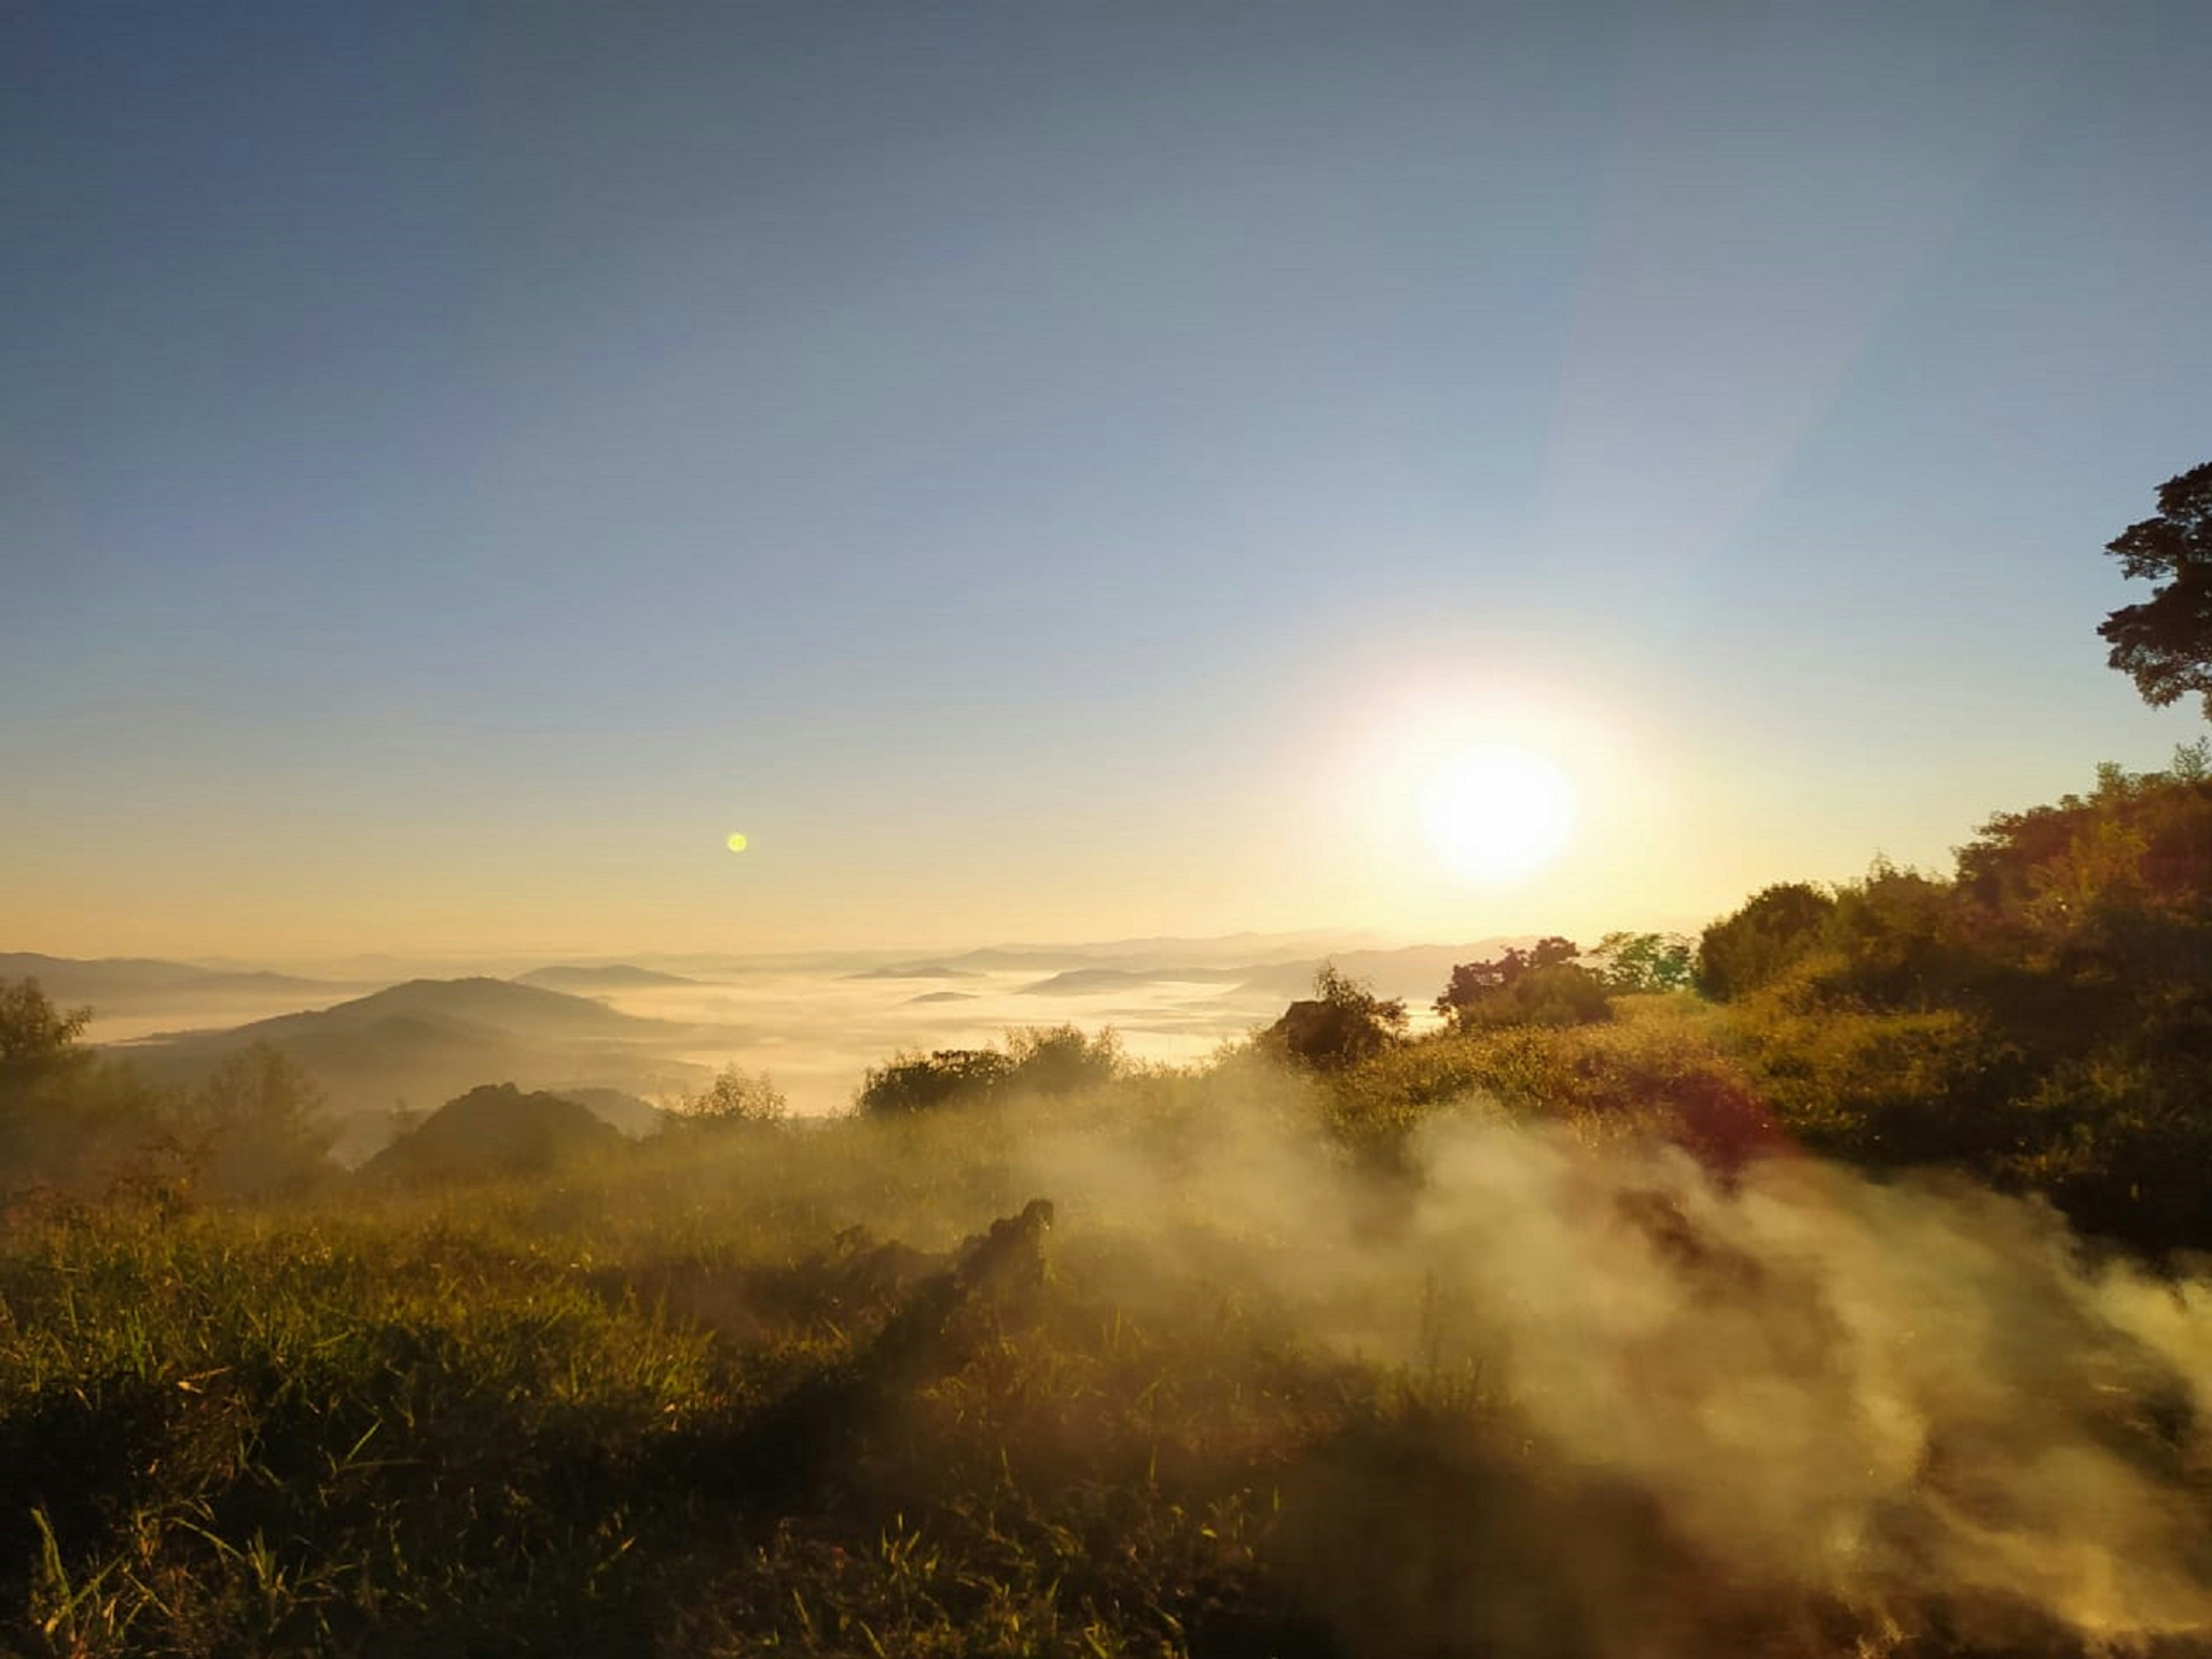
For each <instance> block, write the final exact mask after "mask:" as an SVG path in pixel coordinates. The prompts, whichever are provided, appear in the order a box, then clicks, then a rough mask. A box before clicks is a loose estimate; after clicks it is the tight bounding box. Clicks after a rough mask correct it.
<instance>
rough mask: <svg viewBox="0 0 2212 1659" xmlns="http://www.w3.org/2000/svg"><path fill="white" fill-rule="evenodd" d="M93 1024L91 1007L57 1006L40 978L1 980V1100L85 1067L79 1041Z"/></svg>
mask: <svg viewBox="0 0 2212 1659" xmlns="http://www.w3.org/2000/svg"><path fill="white" fill-rule="evenodd" d="M91 1020H92V1010H91V1009H89V1008H78V1009H75V1010H72V1011H70V1012H66V1013H64V1012H63V1011H62V1010H60V1009H58V1008H57V1007H55V1006H54V1005H53V1002H52V1000H51V999H49V998H48V997H47V995H46V993H45V992H44V991H43V990H41V989H40V987H39V981H37V980H35V979H10V980H0V1095H5V1094H9V1093H14V1092H16V1091H21V1090H25V1089H28V1088H30V1087H32V1086H33V1085H36V1084H38V1083H40V1082H41V1081H43V1080H45V1079H47V1078H50V1077H52V1076H54V1075H56V1074H58V1073H62V1072H65V1071H67V1070H69V1069H70V1067H71V1066H76V1065H78V1064H80V1063H82V1060H84V1058H85V1054H84V1051H83V1050H82V1049H81V1048H78V1047H77V1046H76V1040H77V1038H78V1037H79V1036H82V1035H83V1032H84V1028H85V1027H86V1025H88V1024H90V1023H91Z"/></svg>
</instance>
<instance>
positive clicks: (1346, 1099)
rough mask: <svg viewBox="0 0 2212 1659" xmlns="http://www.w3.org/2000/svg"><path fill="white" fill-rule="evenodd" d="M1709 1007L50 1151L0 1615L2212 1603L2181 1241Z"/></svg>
mask: <svg viewBox="0 0 2212 1659" xmlns="http://www.w3.org/2000/svg"><path fill="white" fill-rule="evenodd" d="M1716 1019H1717V1016H1716V1015H1715V1014H1713V1013H1712V1012H1711V1011H1710V1010H1705V1009H1704V1008H1702V1007H1701V1006H1699V1005H1694V1004H1692V1003H1690V1002H1687V1001H1686V1000H1656V1001H1653V1002H1651V1003H1649V1004H1645V1005H1641V1006H1640V1007H1638V1008H1635V1009H1632V1010H1631V1011H1630V1012H1628V1013H1627V1014H1626V1016H1625V1017H1624V1018H1621V1019H1620V1020H1617V1021H1615V1022H1613V1023H1612V1024H1607V1025H1606V1026H1603V1027H1592V1028H1588V1029H1587V1030H1581V1031H1574V1030H1565V1031H1531V1030H1502V1031H1498V1032H1495V1033H1491V1034H1487V1035H1485V1036H1480V1037H1476V1038H1469V1039H1467V1040H1464V1041H1460V1042H1437V1043H1432V1044H1429V1045H1426V1046H1425V1047H1421V1046H1418V1045H1417V1046H1414V1047H1411V1048H1406V1049H1404V1050H1401V1051H1398V1052H1395V1053H1394V1054H1390V1055H1389V1056H1386V1057H1384V1058H1383V1059H1382V1060H1378V1061H1377V1062H1376V1065H1377V1066H1380V1067H1383V1068H1384V1069H1383V1070H1379V1071H1372V1072H1368V1073H1360V1074H1358V1075H1354V1076H1348V1077H1346V1078H1341V1079H1334V1080H1333V1081H1323V1080H1317V1079H1312V1078H1310V1077H1304V1078H1302V1077H1297V1076H1293V1075H1291V1074H1289V1073H1285V1072H1282V1071H1279V1070H1277V1069H1275V1068H1274V1067H1273V1066H1269V1065H1267V1064H1266V1063H1265V1062H1264V1061H1263V1060H1260V1059H1259V1058H1257V1057H1255V1056H1253V1055H1249V1054H1245V1055H1239V1056H1233V1057H1231V1058H1228V1059H1226V1060H1224V1061H1223V1062H1221V1063H1219V1064H1218V1065H1217V1066H1212V1067H1210V1068H1200V1069H1198V1070H1194V1071H1191V1072H1188V1073H1144V1074H1139V1075H1137V1076H1133V1077H1125V1078H1122V1079H1119V1080H1117V1081H1115V1082H1112V1083H1110V1084H1106V1085H1097V1086H1093V1087H1090V1088H1086V1089H1083V1090H1080V1091H1074V1092H1072V1093H1069V1094H1066V1095H1062V1096H1059V1097H1050V1098H1046V1097H1036V1098H1008V1099H1002V1100H999V1101H997V1102H995V1103H994V1104H992V1105H991V1106H990V1107H988V1108H987V1109H982V1108H975V1109H962V1108H958V1107H952V1108H946V1109H940V1110H939V1111H936V1112H933V1113H929V1114H925V1115H917V1116H915V1117H912V1118H908V1119H894V1120H889V1121H884V1120H865V1119H854V1120H849V1121H842V1122H837V1123H831V1124H827V1125H818V1126H799V1125H784V1126H769V1127H762V1126H746V1127H727V1128H723V1129H720V1130H714V1131H709V1130H706V1129H695V1130H692V1131H690V1132H688V1133H671V1134H670V1135H667V1136H665V1137H663V1138H662V1139H659V1141H656V1142H651V1143H647V1144H645V1145H643V1146H640V1147H638V1148H636V1149H635V1150H634V1151H633V1152H630V1153H629V1154H628V1155H627V1156H625V1157H623V1158H619V1159H615V1160H601V1161H599V1162H598V1163H596V1164H594V1165H592V1167H590V1168H581V1169H574V1170H566V1171H562V1172H560V1173H558V1174H556V1175H553V1176H547V1177H544V1178H542V1179H536V1180H531V1181H520V1182H516V1181H510V1182H498V1183H491V1184H477V1185H471V1186H465V1187H458V1188H443V1189H439V1190H434V1191H422V1192H413V1193H409V1192H386V1193H374V1192H369V1191H349V1192H344V1193H332V1194H324V1195H322V1196H320V1197H318V1198H316V1199H314V1200H307V1201H301V1202H298V1203H295V1204H294V1205H292V1206H289V1207H280V1206H261V1207H258V1208H252V1207H225V1206H202V1207H196V1206H190V1205H188V1204H184V1203H180V1202H179V1201H177V1200H176V1199H175V1198H174V1196H173V1194H165V1193H162V1192H159V1191H148V1192H144V1193H141V1194H138V1195H137V1197H135V1198H134V1197H132V1196H131V1194H129V1193H127V1192H123V1191H118V1193H117V1194H114V1195H113V1196H112V1198H111V1199H110V1200H108V1201H105V1202H102V1203H100V1204H97V1205H92V1204H87V1203H84V1202H82V1201H77V1200H67V1199H64V1198H60V1197H58V1196H53V1195H51V1194H49V1195H46V1196H45V1197H42V1198H34V1199H33V1200H28V1201H26V1202H24V1203H22V1204H20V1205H19V1206H17V1207H16V1208H15V1211H14V1212H11V1214H10V1215H9V1219H8V1222H7V1225H6V1227H5V1231H4V1233H0V1306H4V1309H5V1316H4V1319H0V1490H4V1491H5V1492H7V1493H8V1494H9V1501H8V1502H7V1503H6V1504H5V1506H4V1508H0V1571H5V1573H6V1574H7V1583H6V1584H5V1586H4V1589H0V1607H4V1609H5V1613H4V1617H5V1621H6V1622H5V1624H4V1626H0V1629H4V1631H5V1636H4V1641H5V1643H6V1644H7V1646H8V1649H9V1650H10V1651H14V1652H20V1653H24V1654H71V1655H97V1654H123V1653H131V1654H139V1653H146V1654H155V1653H162V1654H179V1655H218V1654H239V1655H246V1654H273V1653H289V1652H299V1653H309V1652H313V1653H347V1654H379V1655H381V1654H391V1655H421V1654H486V1655H489V1654H508V1653H514V1654H520V1653H546V1654H582V1655H589V1654H609V1655H612V1654H651V1653H665V1654H707V1655H713V1654H738V1653H753V1652H765V1651H779V1652H782V1651H790V1652H800V1653H810V1654H892V1655H929V1654H953V1653H959V1654H991V1655H999V1654H1005V1655H1015V1654H1037V1655H1043V1654H1068V1655H1091V1656H1102V1655H1122V1654H1128V1655H1136V1654H1143V1655H1181V1654H1190V1655H1201V1656H1203V1655H1212V1656H1263V1655H1276V1656H1283V1659H1291V1656H1309V1655H1310V1656H1320V1655H1344V1656H1366V1655H1376V1656H1381V1655H1399V1654H1405V1655H1468V1656H1474V1655H1492V1654H1510V1655H1516V1656H1519V1655H1525V1656H1531V1659H1533V1656H1537V1655H1567V1656H1573V1655H1589V1656H1626V1655H1659V1656H1674V1655H1680V1656H1690V1655H1704V1654H1747V1655H1770V1654H1771V1655H1778V1656H1779V1655H1806V1656H1811V1655H1831V1654H1872V1653H1899V1654H1914V1655H1933V1654H1963V1653H1976V1654H1990V1655H1995V1654H2023V1653H2033V1654H2087V1653H2091V1652H2100V1651H2106V1650H2115V1647H2116V1644H2117V1647H2118V1648H2121V1649H2125V1648H2130V1647H2132V1648H2133V1649H2135V1650H2145V1651H2157V1652H2161V1653H2166V1652H2172V1653H2180V1652H2200V1651H2212V1645H2208V1644H2205V1643H2204V1642H2203V1639H2202V1638H2200V1637H2199V1636H2197V1634H2196V1633H2195V1632H2200V1631H2202V1630H2203V1628H2205V1624H2204V1620H2205V1616H2206V1613H2207V1611H2208V1608H2212V1601H2208V1597H2207V1593H2206V1589H2205V1586H2206V1585H2207V1584H2208V1583H2212V1525H2208V1519H2212V1483H2208V1481H2207V1479H2206V1474H2207V1470H2206V1465H2205V1459H2204V1448H2203V1442H2202V1438H2201V1437H2200V1435H2199V1433H2198V1431H2197V1413H2198V1401H2197V1389H2199V1388H2201V1387H2202V1386H2203V1383H2204V1382H2205V1380H2206V1376H2207V1373H2206V1372H2205V1371H2203V1370H2197V1371H2196V1372H2195V1373H2193V1374H2192V1372H2191V1369H2190V1366H2191V1362H2192V1361H2193V1360H2201V1359H2203V1358H2206V1357H2207V1356H2212V1344H2208V1342H2207V1339H2206V1333H2207V1332H2208V1330H2212V1322H2208V1320H2207V1318H2206V1307H2205V1304H2204V1301H2203V1297H2202V1294H2201V1292H2199V1291H2197V1290H2195V1289H2193V1288H2191V1286H2190V1285H2188V1284H2187V1283H2185V1282H2181V1281H2172V1280H2170V1279H2159V1278H2156V1277H2154V1276H2152V1275H2150V1274H2148V1273H2145V1272H2143V1271H2141V1270H2138V1269H2136V1268H2133V1267H2124V1266H2115V1265H2112V1264H2107V1265H2106V1266H2104V1267H2092V1266H2090V1265H2087V1264H2086V1263H2085V1262H2084V1261H2082V1260H2081V1257H2080V1256H2079V1255H2078V1253H2077V1252H2075V1250H2074V1249H2073V1248H2072V1246H2071V1244H2070V1243H2069V1240H2068V1238H2067V1237H2066V1235H2065V1234H2064V1232H2063V1228H2061V1227H2060V1226H2059V1225H2058V1224H2057V1221H2056V1219H2055V1218H2053V1217H2052V1216H2051V1214H2050V1213H2049V1212H2047V1211H2045V1210H2042V1209H2040V1208H2039V1207H2037V1206H2033V1205H2024V1204H2020V1203H2016V1202H2015V1201H2013V1200H2004V1199H2000V1198H1998V1197H1996V1195H1994V1194H1988V1193H1986V1192H1980V1191H1974V1192H1966V1191H1960V1190H1953V1189H1950V1188H1941V1187H1928V1188H1923V1187H1920V1186H1917V1185H1914V1184H1912V1183H1909V1182H1908V1183H1904V1184H1897V1183H1881V1184H1877V1183H1871V1182H1865V1181H1863V1180H1861V1179H1860V1178H1859V1177H1857V1176H1850V1175H1848V1174H1847V1173H1845V1172H1844V1171H1842V1170H1838V1169H1837V1168H1836V1167H1834V1166H1832V1165H1828V1164H1822V1163H1820V1162H1818V1161H1816V1160H1814V1159H1810V1158H1803V1157H1800V1156H1796V1155H1795V1154H1792V1153H1790V1152H1789V1151H1788V1150H1787V1149H1786V1148H1784V1147H1778V1146H1772V1145H1768V1144H1765V1143H1764V1142H1762V1143H1761V1144H1760V1145H1759V1146H1757V1147H1755V1148H1754V1147H1751V1146H1749V1145H1748V1143H1747V1142H1745V1141H1744V1134H1746V1133H1748V1131H1747V1130H1746V1129H1745V1123H1746V1122H1747V1121H1748V1120H1747V1119H1745V1118H1744V1111H1745V1109H1744V1108H1743V1107H1742V1105H1741V1103H1740V1102H1738V1101H1737V1100H1736V1099H1735V1096H1734V1095H1732V1094H1731V1093H1730V1092H1729V1091H1730V1089H1731V1088H1732V1087H1734V1086H1735V1085H1732V1084H1730V1083H1729V1073H1728V1070H1727V1067H1728V1064H1729V1062H1728V1061H1727V1060H1725V1057H1724V1055H1723V1051H1722V1049H1721V1048H1720V1047H1719V1046H1717V1043H1716V1042H1715V1036H1716V1032H1717V1027H1716V1025H1715V1024H1714V1021H1715V1020H1716ZM1386 1100H1387V1102H1389V1103H1392V1104H1391V1110H1392V1111H1394V1112H1395V1114H1396V1116H1395V1118H1394V1119H1393V1120H1392V1123H1391V1128H1390V1133H1389V1134H1388V1135H1385V1134H1383V1133H1381V1132H1380V1131H1377V1130H1376V1129H1375V1128H1374V1127H1373V1125H1372V1123H1371V1122H1370V1119H1371V1118H1372V1116H1373V1115H1374V1114H1375V1112H1376V1111H1377V1110H1379V1109H1380V1104H1379V1103H1383V1102H1385V1101H1386ZM1685 1103H1686V1106H1685ZM1701 1113H1702V1114H1703V1115H1700V1114H1701ZM1739 1120H1743V1121H1739ZM1363 1125H1364V1126H1365V1129H1364V1133H1354V1132H1353V1131H1355V1130H1358V1129H1360V1128H1361V1126H1363ZM1716 1125H1718V1126H1719V1127H1716ZM1332 1127H1334V1133H1332V1132H1331V1130H1332ZM1740 1131H1741V1132H1743V1133H1739V1132H1740ZM1761 1133H1765V1130H1764V1129H1762V1131H1761ZM1740 1143H1741V1144H1740ZM1386 1147H1387V1152H1386V1151H1385V1150H1384V1149H1385V1148H1386ZM1038 1199H1043V1200H1049V1204H1050V1208H1051V1217H1050V1221H1049V1224H1048V1223H1047V1221H1046V1218H1045V1215H1044V1211H1043V1208H1042V1206H1031V1201H1032V1200H1038ZM994 1222H995V1223H998V1224H999V1225H998V1227H997V1229H996V1231H994ZM2039 1344H2040V1345H2043V1346H2039ZM2054 1345H2055V1346H2054Z"/></svg>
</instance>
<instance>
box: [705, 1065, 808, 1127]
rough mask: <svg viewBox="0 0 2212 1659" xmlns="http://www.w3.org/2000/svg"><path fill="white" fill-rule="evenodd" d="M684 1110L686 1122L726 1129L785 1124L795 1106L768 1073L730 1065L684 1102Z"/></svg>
mask: <svg viewBox="0 0 2212 1659" xmlns="http://www.w3.org/2000/svg"><path fill="white" fill-rule="evenodd" d="M681 1111H682V1116H681V1118H680V1120H679V1121H682V1122H685V1123H694V1124H698V1125H701V1126H702V1127H708V1128H716V1129H726V1128H735V1127H738V1126H740V1125H744V1124H766V1123H781V1122H782V1121H784V1119H785V1118H787V1116H789V1115H790V1112H791V1107H790V1103H789V1102H788V1101H787V1100H786V1099H785V1097H784V1093H783V1091H782V1090H781V1089H779V1088H777V1087H776V1086H775V1079H773V1078H771V1077H769V1074H768V1073H766V1072H762V1073H757V1074H756V1073H750V1072H744V1071H740V1070H739V1069H738V1067H737V1066H724V1067H723V1068H722V1069H721V1070H720V1072H718V1073H715V1076H714V1081H713V1082H712V1083H710V1084H708V1085H707V1087H706V1088H705V1090H703V1091H702V1092H700V1093H698V1094H696V1095H693V1096H691V1097H689V1098H688V1099H686V1100H685V1101H684V1104H683V1107H682V1108H681Z"/></svg>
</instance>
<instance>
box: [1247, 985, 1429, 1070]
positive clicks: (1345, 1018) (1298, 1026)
mask: <svg viewBox="0 0 2212 1659" xmlns="http://www.w3.org/2000/svg"><path fill="white" fill-rule="evenodd" d="M1406 1024H1407V1018H1406V1005H1405V1004H1404V1003H1403V1002H1401V1001H1399V1000H1396V999H1395V998H1393V999H1391V1000H1384V999H1383V998H1381V997H1378V996H1376V994H1375V993H1374V992H1373V990H1372V989H1371V988H1370V987H1368V986H1367V985H1365V984H1364V983H1362V982H1361V981H1358V980H1354V979H1352V978H1350V977H1348V976H1347V975H1344V974H1341V973H1339V972H1338V971H1337V968H1336V964H1335V963H1322V966H1321V969H1320V971H1319V972H1317V973H1316V974H1315V975H1314V994H1313V995H1312V996H1311V997H1308V998H1302V999H1300V1000H1298V1001H1297V1002H1293V1003H1292V1004H1291V1006H1289V1007H1287V1008H1285V1010H1284V1011H1283V1014H1282V1018H1279V1019H1278V1020H1277V1021H1276V1022H1275V1023H1274V1024H1273V1025H1271V1026H1269V1027H1268V1028H1267V1030H1265V1031H1263V1032H1261V1035H1260V1043H1261V1047H1262V1048H1265V1049H1267V1050H1268V1051H1269V1052H1271V1053H1273V1054H1277V1055H1279V1057H1281V1058H1282V1059H1285V1060H1289V1061H1290V1062H1291V1064H1293V1065H1296V1066H1304V1067H1305V1068H1307V1069H1308V1070H1310V1071H1316V1072H1336V1071H1341V1070H1343V1069H1344V1068H1345V1067H1346V1066H1357V1065H1358V1064H1359V1063H1360V1062H1361V1061H1362V1060H1369V1059H1371V1058H1372V1057H1373V1056H1375V1055H1376V1054H1380V1053H1382V1052H1383V1050H1384V1049H1386V1048H1389V1047H1390V1046H1391V1045H1392V1044H1393V1043H1395V1042H1399V1041H1400V1040H1401V1038H1403V1037H1404V1036H1405V1035H1406Z"/></svg>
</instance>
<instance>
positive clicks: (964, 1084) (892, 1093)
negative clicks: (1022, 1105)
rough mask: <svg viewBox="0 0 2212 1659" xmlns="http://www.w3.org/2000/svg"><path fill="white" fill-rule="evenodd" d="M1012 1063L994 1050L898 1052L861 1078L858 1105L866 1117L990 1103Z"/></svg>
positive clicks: (956, 1049)
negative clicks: (924, 1052)
mask: <svg viewBox="0 0 2212 1659" xmlns="http://www.w3.org/2000/svg"><path fill="white" fill-rule="evenodd" d="M1013 1070H1014V1062H1013V1061H1012V1060H1009V1059H1007V1058H1006V1055H1004V1054H1000V1052H999V1051H998V1050H997V1049H996V1048H939V1049H937V1050H935V1051H934V1052H933V1053H931V1054H910V1053H907V1052H905V1051H901V1052H900V1053H898V1054H893V1055H892V1056H891V1057H890V1060H887V1061H886V1062H884V1064H883V1065H881V1066H870V1067H869V1068H868V1071H867V1073H866V1075H865V1076H863V1077H862V1078H861V1079H860V1093H859V1096H858V1097H857V1103H858V1104H859V1106H860V1111H861V1113H862V1114H863V1115H866V1116H869V1117H899V1116H903V1115H907V1114H909V1113H913V1112H927V1111H932V1110H934V1109H937V1108H938V1107H940V1106H949V1105H951V1104H952V1103H954V1102H956V1101H962V1100H965V1101H969V1102H975V1101H981V1100H984V1099H987V1098H988V1097H991V1096H993V1095H994V1094H996V1093H997V1092H998V1091H1000V1089H1001V1088H1002V1087H1003V1086H1004V1085H1005V1084H1006V1080H1007V1079H1008V1078H1010V1077H1012V1075H1013Z"/></svg>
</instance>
